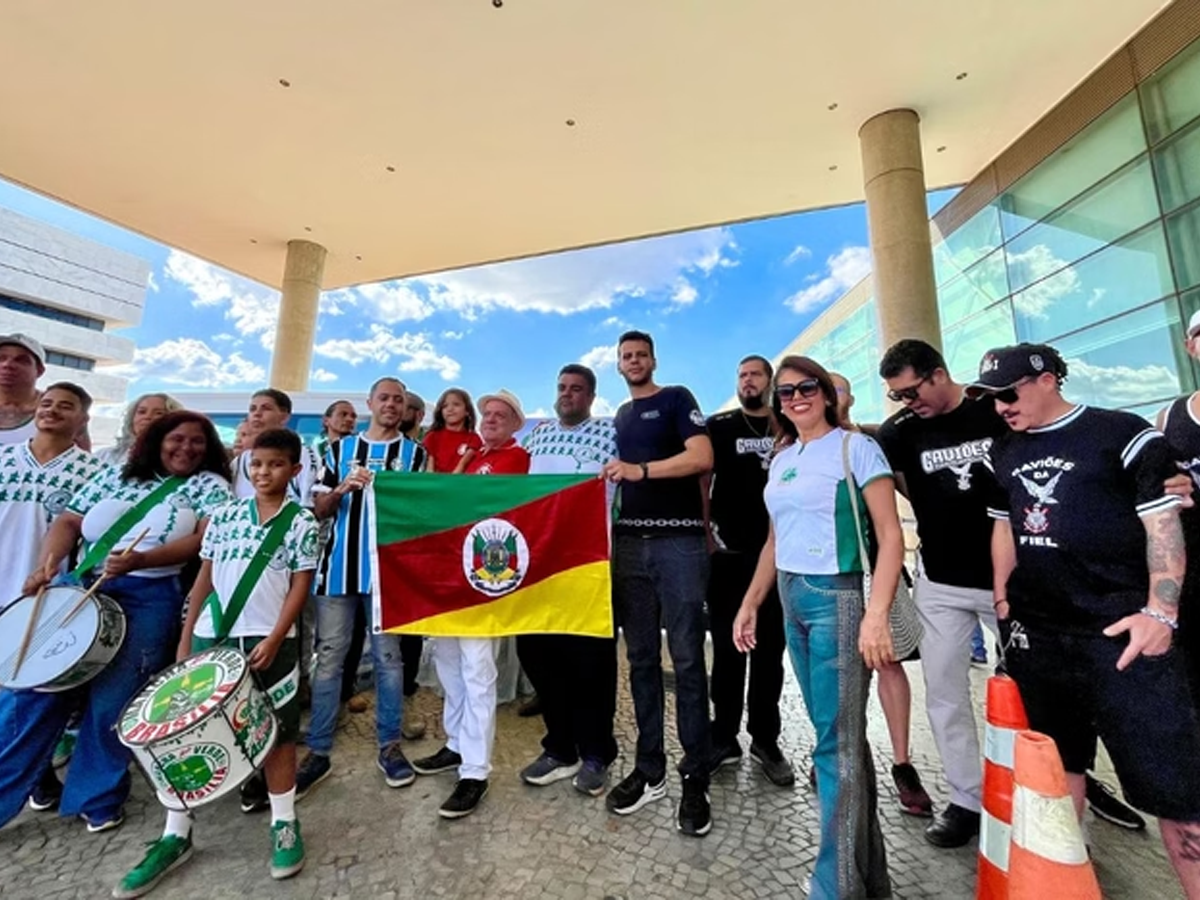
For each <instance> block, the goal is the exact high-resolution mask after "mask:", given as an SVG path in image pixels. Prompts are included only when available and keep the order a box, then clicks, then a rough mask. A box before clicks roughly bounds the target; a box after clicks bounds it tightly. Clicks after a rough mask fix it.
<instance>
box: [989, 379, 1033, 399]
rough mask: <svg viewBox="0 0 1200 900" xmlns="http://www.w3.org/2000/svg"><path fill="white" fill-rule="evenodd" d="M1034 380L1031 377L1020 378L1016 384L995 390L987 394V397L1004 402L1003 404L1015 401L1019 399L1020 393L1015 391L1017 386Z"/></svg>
mask: <svg viewBox="0 0 1200 900" xmlns="http://www.w3.org/2000/svg"><path fill="white" fill-rule="evenodd" d="M1035 380H1036V379H1033V378H1022V379H1021V380H1020V381H1018V382H1017V383H1016V384H1014V385H1013V386H1012V387H1010V388H1005V389H1004V390H1002V391H995V392H994V393H991V394H989V395H988V398H989V399H991V400H996V401H999V402H1000V403H1004V404H1012V403H1016V402H1017V401H1018V400H1020V399H1021V395H1020V394H1018V393H1017V388H1019V387H1020V386H1021V385H1023V384H1029V382H1031V381H1035Z"/></svg>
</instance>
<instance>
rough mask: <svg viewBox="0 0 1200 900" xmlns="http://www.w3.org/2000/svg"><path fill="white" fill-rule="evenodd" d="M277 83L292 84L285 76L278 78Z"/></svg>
mask: <svg viewBox="0 0 1200 900" xmlns="http://www.w3.org/2000/svg"><path fill="white" fill-rule="evenodd" d="M279 83H280V84H281V85H283V86H284V87H291V86H292V83H291V82H290V81H288V80H287V79H286V78H280V79H279Z"/></svg>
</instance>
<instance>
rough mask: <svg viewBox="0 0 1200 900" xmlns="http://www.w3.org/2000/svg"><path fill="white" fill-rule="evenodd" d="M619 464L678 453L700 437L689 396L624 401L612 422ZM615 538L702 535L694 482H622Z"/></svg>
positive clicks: (673, 393)
mask: <svg viewBox="0 0 1200 900" xmlns="http://www.w3.org/2000/svg"><path fill="white" fill-rule="evenodd" d="M613 425H614V426H616V429H617V453H618V455H619V457H620V459H621V461H622V462H627V463H642V462H647V463H648V462H653V461H654V460H656V459H667V458H668V457H671V456H675V455H676V454H678V453H682V452H683V450H684V441H686V440H687V439H688V438H692V437H695V436H697V435H702V434H704V433H705V431H704V413H702V412H700V407H699V405H698V404H697V403H696V398H695V397H693V396H692V392H691V391H689V390H688V389H687V388H685V387H677V386H668V387H663V388H660V389H659V390H658V392H657V393H655V394H654V395H653V396H650V397H644V398H641V399H638V400H626V401H625V402H624V403H622V404H621V407H620V409H618V410H617V414H616V415H615V416H614V417H613ZM619 487H620V491H619V494H618V499H617V503H618V508H619V512H618V514H617V522H616V525H615V526H614V528H613V530H614V532H615V533H617V534H703V533H704V510H703V507H702V505H701V498H700V476H699V475H688V476H687V477H686V478H651V479H650V480H649V481H647V480H644V479H643V480H642V481H623V482H621V484H620V486H619Z"/></svg>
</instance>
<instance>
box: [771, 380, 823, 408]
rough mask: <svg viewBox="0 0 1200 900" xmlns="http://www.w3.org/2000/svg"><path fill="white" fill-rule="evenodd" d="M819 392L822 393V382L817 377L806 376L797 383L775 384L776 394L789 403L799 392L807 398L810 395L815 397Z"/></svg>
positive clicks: (782, 401)
mask: <svg viewBox="0 0 1200 900" xmlns="http://www.w3.org/2000/svg"><path fill="white" fill-rule="evenodd" d="M819 393H821V382H819V381H817V379H815V378H806V379H804V380H803V381H799V382H797V383H796V384H777V385H775V396H776V397H778V398H779V400H780V402H781V403H787V402H788V401H789V400H791V399H792V398H793V397H795V396H796V395H797V394H799V395H800V396H801V397H803V398H805V399H806V400H807V399H808V398H809V397H815V396H817V394H819Z"/></svg>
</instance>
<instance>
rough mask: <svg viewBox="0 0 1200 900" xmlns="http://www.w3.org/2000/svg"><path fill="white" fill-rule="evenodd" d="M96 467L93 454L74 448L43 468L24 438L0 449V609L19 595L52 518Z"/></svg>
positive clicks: (97, 467) (92, 476)
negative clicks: (20, 441) (1, 547)
mask: <svg viewBox="0 0 1200 900" xmlns="http://www.w3.org/2000/svg"><path fill="white" fill-rule="evenodd" d="M101 469H102V467H101V465H100V463H99V462H98V461H97V460H96V458H95V457H94V456H92V455H91V454H90V453H85V452H84V451H82V450H80V449H79V448H78V447H71V448H70V449H68V450H66V451H64V452H63V453H60V454H59V455H58V456H56V457H54V459H52V460H50V461H49V462H48V463H46V464H45V465H44V466H43V465H42V464H41V463H39V462H38V461H37V458H36V457H34V455H33V453H32V452H31V451H30V449H29V442H28V441H25V442H22V443H20V444H9V445H7V446H4V447H0V535H3V541H4V543H3V545H2V546H3V550H2V551H0V609H3V608H4V607H5V606H7V605H8V604H9V603H11V602H12V601H13V600H16V599H18V598H19V597H20V596H21V586H22V585H23V584H24V583H25V579H26V577H28V575H29V573H30V572H32V571H33V570H34V569H35V568H36V567H37V563H38V558H39V556H40V555H41V549H42V542H43V541H44V540H45V538H46V534H47V533H48V532H49V531H50V524H51V523H52V522H53V521H54V517H55V516H57V515H58V514H59V513H60V512H62V511H63V510H64V509H65V508H66V506H67V502H68V501H69V500H70V499H71V498H72V497H73V496H74V495H75V493H76V491H78V490H79V489H80V488H81V487H83V486H84V485H85V484H87V483H88V482H89V481H90V480H91V479H92V478H94V477H95V476H96V474H97V473H98V472H100V471H101Z"/></svg>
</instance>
